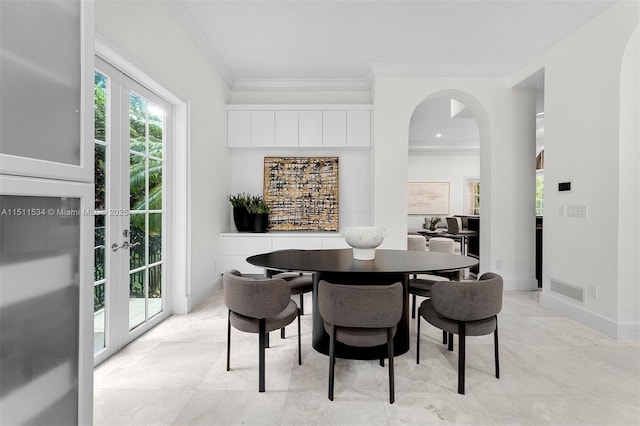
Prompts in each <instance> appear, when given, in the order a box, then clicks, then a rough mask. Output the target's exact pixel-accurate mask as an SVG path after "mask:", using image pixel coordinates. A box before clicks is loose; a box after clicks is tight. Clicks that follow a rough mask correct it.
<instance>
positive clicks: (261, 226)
mask: <svg viewBox="0 0 640 426" xmlns="http://www.w3.org/2000/svg"><path fill="white" fill-rule="evenodd" d="M247 210H248V211H249V214H250V216H252V224H253V226H252V229H251V231H252V232H266V231H267V225H268V224H269V211H270V208H269V205H268V204H266V203H265V202H264V199H263V198H262V197H261V196H259V195H255V196H251V197H250V199H249V202H248V207H247Z"/></svg>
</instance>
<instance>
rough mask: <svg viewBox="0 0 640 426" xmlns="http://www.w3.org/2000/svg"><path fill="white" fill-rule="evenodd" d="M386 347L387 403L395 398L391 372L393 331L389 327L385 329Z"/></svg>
mask: <svg viewBox="0 0 640 426" xmlns="http://www.w3.org/2000/svg"><path fill="white" fill-rule="evenodd" d="M387 348H389V403H390V404H393V402H394V401H395V400H396V396H395V384H394V380H393V378H394V373H393V331H392V329H391V328H388V329H387Z"/></svg>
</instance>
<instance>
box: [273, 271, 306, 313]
mask: <svg viewBox="0 0 640 426" xmlns="http://www.w3.org/2000/svg"><path fill="white" fill-rule="evenodd" d="M271 278H282V279H283V280H285V281H286V282H287V285H288V286H289V288H290V289H291V295H292V296H296V295H300V303H299V305H298V306H300V314H301V315H304V295H305V294H307V293H311V292H312V291H313V277H312V276H311V275H309V274H303V273H301V272H280V273H275V274H273V275H272V276H271Z"/></svg>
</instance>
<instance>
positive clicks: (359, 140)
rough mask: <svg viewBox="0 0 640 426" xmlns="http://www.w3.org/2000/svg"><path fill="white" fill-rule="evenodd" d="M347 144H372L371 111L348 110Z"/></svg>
mask: <svg viewBox="0 0 640 426" xmlns="http://www.w3.org/2000/svg"><path fill="white" fill-rule="evenodd" d="M347 146H349V147H369V146H371V111H370V110H351V111H347Z"/></svg>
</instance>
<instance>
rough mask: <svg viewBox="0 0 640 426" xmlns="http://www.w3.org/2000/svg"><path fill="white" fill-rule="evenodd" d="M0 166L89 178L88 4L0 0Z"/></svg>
mask: <svg viewBox="0 0 640 426" xmlns="http://www.w3.org/2000/svg"><path fill="white" fill-rule="evenodd" d="M0 28H2V34H1V36H0V69H1V70H2V72H0V171H1V172H2V173H6V174H12V175H23V176H32V177H45V178H57V179H65V180H76V181H87V182H91V181H92V180H93V168H94V165H93V148H94V147H93V43H94V41H93V3H92V2H86V1H81V0H50V1H37V2H24V1H0Z"/></svg>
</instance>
